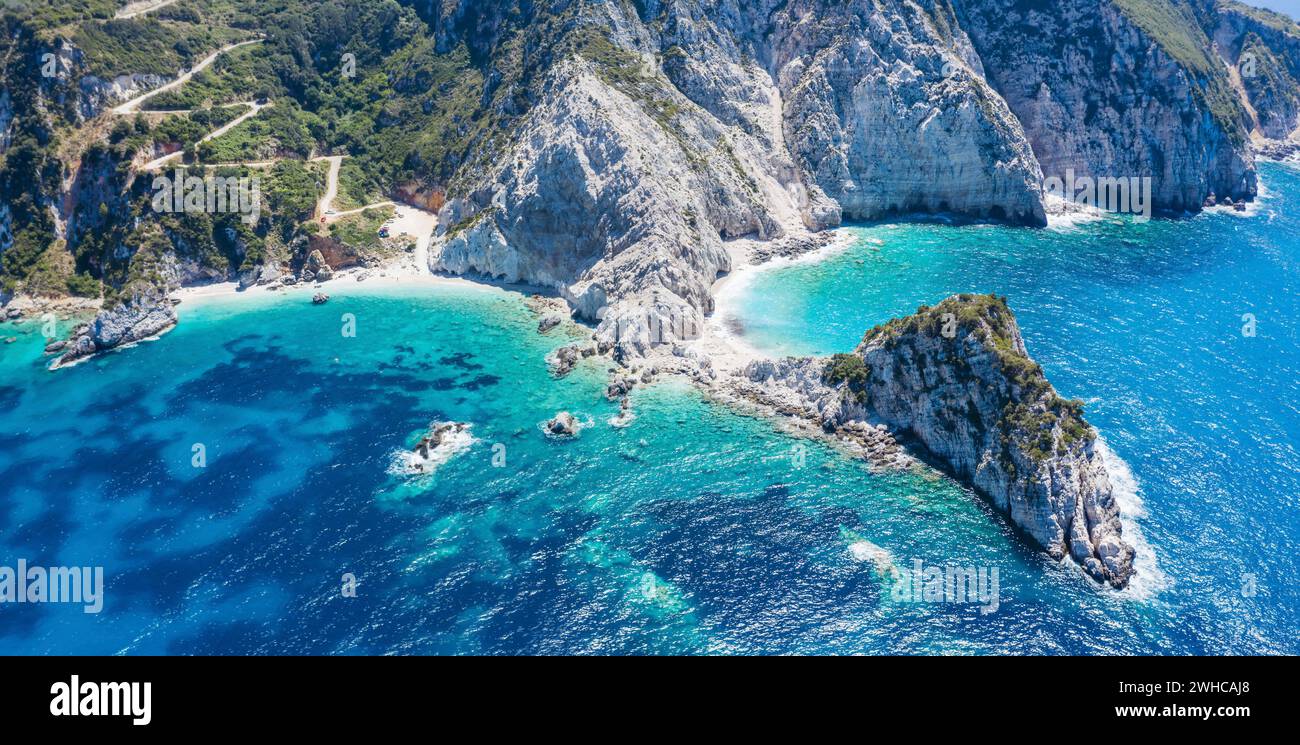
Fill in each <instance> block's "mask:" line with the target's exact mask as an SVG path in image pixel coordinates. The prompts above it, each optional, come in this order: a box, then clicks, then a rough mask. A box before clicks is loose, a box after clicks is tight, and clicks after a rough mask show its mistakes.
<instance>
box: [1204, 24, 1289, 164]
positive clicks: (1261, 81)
mask: <svg viewBox="0 0 1300 745" xmlns="http://www.w3.org/2000/svg"><path fill="white" fill-rule="evenodd" d="M1202 18H1203V21H1202V24H1203V25H1204V27H1205V29H1206V33H1208V34H1209V35H1210V38H1211V39H1212V40H1213V41H1214V45H1215V48H1216V49H1217V50H1218V53H1219V55H1220V56H1221V57H1222V58H1223V59H1224V61H1225V62H1227V63H1228V64H1230V65H1231V66H1232V68H1233V71H1234V75H1235V77H1236V79H1237V80H1239V81H1240V89H1241V91H1242V93H1243V94H1244V95H1245V97H1246V101H1247V105H1248V106H1249V107H1250V109H1251V110H1252V113H1253V115H1254V123H1255V125H1256V127H1257V128H1258V133H1259V134H1260V135H1262V136H1263V137H1266V138H1268V139H1272V140H1287V139H1291V138H1292V137H1293V136H1294V135H1295V134H1296V133H1297V130H1300V86H1297V83H1296V81H1297V80H1300V25H1297V24H1296V22H1295V21H1294V20H1292V19H1290V18H1288V17H1286V16H1284V15H1281V14H1279V13H1272V12H1270V11H1266V10H1261V9H1258V8H1252V7H1248V6H1246V5H1242V4H1241V3H1236V2H1222V1H1220V2H1217V3H1215V2H1208V3H1207V7H1206V8H1205V12H1204V13H1203V14H1202Z"/></svg>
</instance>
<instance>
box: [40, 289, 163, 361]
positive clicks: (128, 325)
mask: <svg viewBox="0 0 1300 745" xmlns="http://www.w3.org/2000/svg"><path fill="white" fill-rule="evenodd" d="M175 325H176V307H175V305H174V304H173V303H172V301H171V300H170V299H169V298H168V297H167V294H166V292H165V291H162V290H159V289H158V288H156V287H154V286H153V285H151V284H149V283H144V282H141V283H136V284H133V285H129V286H128V291H127V292H126V293H125V294H124V295H123V296H122V297H120V298H118V299H116V300H115V301H113V302H112V303H110V304H109V305H107V306H106V307H104V308H103V309H102V310H100V311H99V313H98V314H96V316H95V319H94V320H93V321H91V322H90V323H89V324H87V325H84V326H81V327H78V328H77V329H76V330H74V331H73V333H72V336H71V337H70V338H69V339H68V343H67V346H66V347H65V351H64V352H63V354H62V355H61V356H60V357H59V358H58V359H57V360H55V361H54V364H53V365H51V368H52V369H56V368H59V367H63V366H65V365H70V364H73V363H75V362H79V361H81V360H83V359H85V358H87V357H91V356H93V355H96V354H99V353H101V352H107V351H109V350H110V349H116V348H117V347H121V346H126V345H128V344H134V343H136V342H139V341H143V340H145V339H149V338H152V337H154V336H157V335H159V334H162V333H164V332H166V331H170V330H171V328H172V327H173V326H175Z"/></svg>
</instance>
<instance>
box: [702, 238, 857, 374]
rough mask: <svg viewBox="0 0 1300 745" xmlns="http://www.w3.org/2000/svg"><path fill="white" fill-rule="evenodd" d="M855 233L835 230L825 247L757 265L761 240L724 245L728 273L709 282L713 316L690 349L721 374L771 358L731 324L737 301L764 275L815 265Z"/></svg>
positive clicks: (852, 240)
mask: <svg viewBox="0 0 1300 745" xmlns="http://www.w3.org/2000/svg"><path fill="white" fill-rule="evenodd" d="M857 238H858V236H857V234H856V233H855V232H854V231H853V230H852V229H850V228H838V229H836V230H835V237H834V239H833V240H832V241H831V242H830V243H829V244H827V245H826V246H824V247H822V248H819V249H817V250H815V251H810V252H808V253H805V254H802V255H800V256H796V257H793V258H786V257H777V258H774V259H771V260H769V261H765V262H763V263H761V264H755V263H754V262H753V261H752V259H751V257H752V255H753V254H752V250H753V248H754V247H756V246H758V245H760V244H761V243H762V241H756V240H753V239H749V238H742V239H738V240H734V241H730V242H729V243H728V244H727V253H728V254H729V255H730V256H731V271H730V272H728V273H727V274H726V275H725V276H723V277H720V278H719V279H718V281H716V282H714V283H713V288H712V294H713V313H712V314H711V315H710V316H709V317H708V318H706V319H705V322H704V332H703V334H701V335H700V338H699V339H696V340H695V341H693V342H691V343H690V347H691V348H692V349H695V350H696V351H698V352H700V353H702V354H704V355H707V356H708V357H709V358H710V359H711V360H712V361H713V366H714V368H715V369H717V370H718V372H719V373H721V374H730V373H731V372H732V371H735V370H743V369H744V368H745V366H746V365H748V364H749V363H751V362H753V361H754V360H759V359H763V358H765V357H770V356H772V355H770V354H767V353H764V352H761V351H759V350H758V349H755V348H754V347H753V346H752V345H751V344H750V343H749V342H748V341H747V340H746V339H745V338H744V336H743V335H741V334H739V333H737V331H736V330H735V328H734V324H735V322H736V320H737V313H738V311H739V302H740V298H741V297H743V296H744V294H745V291H746V290H747V289H748V288H749V286H750V285H751V284H752V283H753V282H754V279H755V278H756V277H758V276H759V275H760V274H762V273H764V272H769V271H773V270H776V269H780V268H783V267H787V266H792V265H794V264H800V263H815V262H819V261H825V260H826V259H828V258H830V257H832V256H834V255H836V254H838V253H839V252H841V251H844V250H846V249H848V248H849V247H850V246H852V245H853V244H854V243H855V242H856V241H857Z"/></svg>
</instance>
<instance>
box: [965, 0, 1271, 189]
mask: <svg viewBox="0 0 1300 745" xmlns="http://www.w3.org/2000/svg"><path fill="white" fill-rule="evenodd" d="M955 5H956V6H957V8H958V11H959V16H960V21H961V24H962V27H963V28H964V29H965V30H966V32H967V33H969V34H970V37H971V39H972V40H973V42H974V46H975V49H976V50H977V51H978V53H979V55H980V57H981V59H982V60H983V63H984V70H985V72H986V75H987V77H988V80H989V82H991V83H992V84H993V86H994V87H995V88H996V89H997V91H998V92H999V93H1000V94H1001V96H1002V97H1003V98H1004V99H1005V100H1006V103H1007V105H1008V106H1009V107H1010V108H1011V111H1013V112H1014V113H1015V115H1016V117H1017V118H1018V119H1019V120H1020V122H1021V123H1022V124H1023V126H1024V131H1025V132H1026V134H1027V135H1028V137H1029V141H1030V143H1032V145H1033V150H1034V155H1035V156H1036V157H1037V159H1038V162H1039V163H1040V164H1041V167H1042V171H1043V174H1044V176H1046V177H1056V178H1066V177H1067V174H1068V173H1069V172H1070V171H1071V170H1072V171H1073V173H1074V174H1075V176H1076V177H1093V178H1143V177H1147V178H1150V179H1151V192H1152V199H1153V202H1154V207H1155V209H1157V210H1171V211H1182V210H1188V211H1193V212H1195V211H1198V210H1199V209H1200V208H1201V204H1202V203H1203V202H1204V201H1205V198H1206V196H1208V195H1209V194H1210V193H1211V192H1213V193H1215V194H1217V195H1219V197H1220V198H1222V197H1225V196H1231V197H1233V198H1234V199H1238V200H1240V199H1250V198H1253V197H1254V196H1255V193H1256V178H1255V167H1254V160H1253V154H1252V152H1251V149H1250V145H1249V142H1248V139H1247V135H1248V129H1247V126H1246V123H1247V120H1246V112H1245V110H1244V109H1243V108H1242V107H1241V106H1240V105H1239V103H1238V101H1237V95H1236V93H1235V92H1234V91H1233V90H1232V86H1231V83H1230V81H1229V79H1228V76H1227V73H1226V72H1225V70H1224V69H1223V63H1222V62H1221V61H1220V60H1218V59H1217V58H1216V57H1215V56H1214V54H1213V52H1212V50H1211V48H1210V44H1209V40H1208V39H1207V38H1206V37H1205V35H1204V33H1203V32H1202V30H1201V29H1200V27H1199V26H1197V25H1196V23H1195V20H1194V19H1193V17H1192V16H1191V15H1190V14H1188V15H1186V16H1185V17H1183V16H1181V15H1180V13H1179V12H1177V11H1176V12H1174V14H1173V20H1174V22H1175V23H1174V24H1171V23H1170V22H1169V21H1170V19H1149V20H1148V19H1144V18H1143V17H1142V16H1137V17H1135V16H1133V15H1130V14H1127V13H1125V12H1124V11H1123V10H1121V7H1120V4H1119V3H1116V2H1108V1H1103V2H1094V3H1059V2H1053V3H1025V2H1020V1H1019V0H957V2H956V3H955ZM1152 28H1158V29H1160V34H1161V35H1156V34H1155V33H1153V32H1152V31H1151V29H1152ZM1166 36H1167V37H1168V38H1165V37H1166ZM1171 50H1174V51H1171ZM1175 54H1179V55H1181V56H1182V58H1176V57H1175V56H1174V55H1175Z"/></svg>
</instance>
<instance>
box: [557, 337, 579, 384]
mask: <svg viewBox="0 0 1300 745" xmlns="http://www.w3.org/2000/svg"><path fill="white" fill-rule="evenodd" d="M581 358H582V355H581V353H580V352H579V351H578V348H577V347H576V346H574V345H569V346H567V347H560V348H559V349H557V350H555V352H554V353H553V354H552V355H551V356H550V358H549V362H550V363H551V374H552V375H554V376H555V377H557V378H562V377H564V376H565V375H568V374H569V373H570V372H572V371H573V368H574V367H577V365H578V360H579V359H581Z"/></svg>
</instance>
